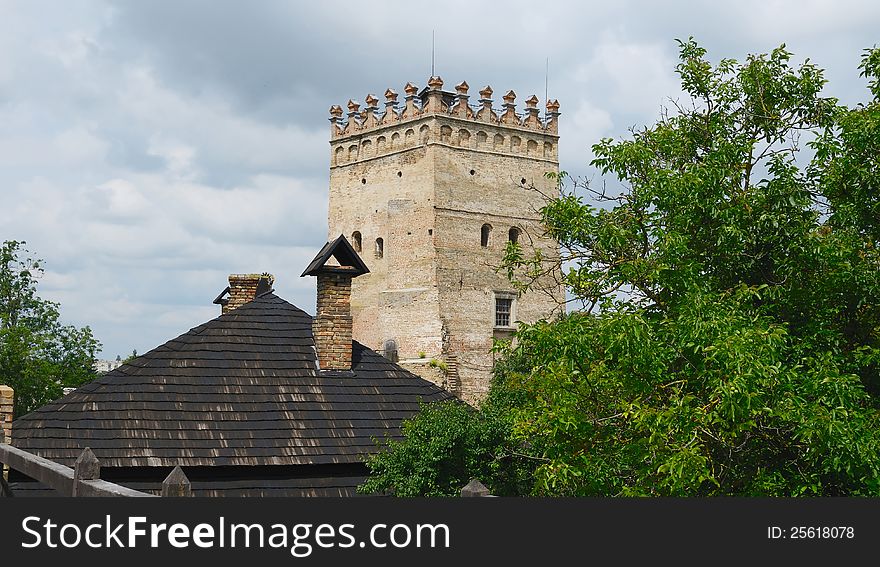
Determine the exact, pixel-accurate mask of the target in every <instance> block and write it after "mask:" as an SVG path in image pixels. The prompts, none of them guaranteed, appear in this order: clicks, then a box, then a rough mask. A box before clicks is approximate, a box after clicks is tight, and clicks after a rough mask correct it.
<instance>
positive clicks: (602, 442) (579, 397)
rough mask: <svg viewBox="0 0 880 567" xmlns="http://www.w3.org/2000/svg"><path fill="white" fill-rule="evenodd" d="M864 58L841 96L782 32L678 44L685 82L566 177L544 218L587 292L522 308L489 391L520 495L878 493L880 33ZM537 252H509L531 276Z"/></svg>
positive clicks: (569, 273) (520, 282)
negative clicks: (751, 45)
mask: <svg viewBox="0 0 880 567" xmlns="http://www.w3.org/2000/svg"><path fill="white" fill-rule="evenodd" d="M860 68H861V71H862V75H863V76H865V77H866V78H867V79H868V83H869V89H870V91H871V92H872V94H873V99H872V100H871V101H870V102H869V103H866V104H862V105H859V106H857V107H855V108H847V107H844V106H841V105H839V104H838V103H837V101H835V100H833V99H829V98H824V97H822V96H821V91H822V88H823V86H824V84H825V80H824V78H823V74H822V71H821V69H818V68H817V67H815V66H814V65H812V64H811V63H809V61H807V62H805V63H803V64H801V65H797V66H795V65H793V64H792V63H791V54H790V53H788V52H787V51H786V50H785V48H784V46H783V47H780V48H778V49H775V50H773V51H772V52H771V53H769V54H765V55H757V56H749V57H748V58H747V59H746V60H745V62H743V63H739V62H736V61H733V60H722V61H720V62H719V63H717V64H714V65H713V64H712V63H711V62H710V61H709V60H708V59H707V58H706V52H705V50H704V49H703V48H701V47H700V46H698V45H697V44H696V43H695V42H694V41H693V40H689V41H686V42H680V63H679V65H678V66H677V71H678V74H679V75H680V77H681V83H682V87H683V89H684V91H685V92H686V93H687V94H688V95H689V98H690V101H689V102H688V103H687V104H681V105H679V106H676V108H674V109H672V110H671V111H669V112H666V113H664V114H663V115H662V116H661V118H660V119H659V121H658V122H657V123H656V124H655V125H654V126H652V127H650V128H644V129H641V130H637V131H633V132H632V135H631V137H628V138H627V139H624V140H619V141H615V140H611V139H605V140H602V141H600V142H599V143H598V144H596V145H595V146H594V147H593V153H594V155H595V159H594V160H593V162H592V164H593V165H594V166H595V167H597V168H598V169H599V170H600V171H601V172H602V174H603V175H604V176H605V177H606V181H607V184H605V185H603V189H602V190H601V191H598V190H594V189H593V188H592V187H591V186H590V185H589V184H587V183H583V182H579V181H576V180H571V179H569V178H568V177H567V176H565V175H564V174H563V175H560V176H559V178H558V179H559V182H560V195H559V197H558V198H553V199H551V200H549V202H548V203H547V205H546V206H545V207H544V208H543V209H542V214H543V220H544V223H545V226H546V227H547V230H548V232H549V233H550V234H551V235H552V236H553V237H555V238H556V239H557V240H558V241H559V243H560V246H561V251H562V255H561V268H562V269H563V275H564V280H565V284H566V287H567V288H568V291H569V294H570V296H571V297H573V298H575V299H577V300H580V301H581V302H582V304H583V306H584V309H583V310H582V311H579V312H575V313H571V314H569V315H567V316H565V317H563V318H562V319H561V320H559V321H555V322H539V323H536V324H534V325H523V326H521V327H520V329H519V331H518V332H517V335H516V341H515V342H513V343H508V344H506V345H500V346H499V349H500V354H501V358H502V362H501V363H500V364H499V365H498V366H497V367H496V379H495V382H494V383H493V386H492V391H491V393H490V401H492V400H495V399H504V400H505V401H506V403H505V404H498V403H496V402H492V403H491V404H490V407H493V408H495V411H497V409H498V408H499V407H503V408H504V410H505V412H506V413H505V417H504V419H505V421H503V423H507V424H509V425H510V429H509V430H508V431H506V435H502V436H501V437H499V438H498V439H497V440H496V441H497V445H498V446H503V447H518V449H517V452H518V454H520V455H522V456H523V457H522V458H520V459H519V460H518V461H517V462H516V463H515V465H516V467H514V468H512V469H510V470H515V471H516V476H517V478H523V474H524V473H523V471H524V470H526V469H527V470H528V471H529V474H530V475H531V481H530V482H529V484H528V489H527V490H522V491H520V492H519V493H520V494H536V495H622V496H630V495H653V496H684V495H694V496H713V495H780V496H782V495H794V496H797V495H875V496H876V495H878V494H880V480H878V479H880V414H878V407H880V404H878V401H880V251H878V250H880V224H878V219H880V89H878V77H880V50H877V49H876V48H875V49H871V50H867V51H866V52H865V56H864V59H863V62H862V65H861V67H860ZM802 138H803V139H805V140H807V141H808V142H809V145H810V146H811V150H812V152H811V153H808V152H804V151H802V149H801V147H800V140H801V139H802ZM608 187H611V189H608ZM585 194H586V196H589V197H590V199H589V201H588V200H586V199H585ZM546 261H547V259H542V258H529V257H527V256H526V255H525V253H524V252H523V250H522V249H521V248H519V247H512V248H509V249H508V250H507V253H506V255H505V262H506V265H505V268H504V269H506V271H507V273H508V274H509V275H510V276H511V277H513V278H515V279H516V282H515V284H516V285H517V286H518V287H519V288H520V289H529V288H531V287H534V286H535V285H536V282H537V281H538V278H535V277H530V274H539V273H542V272H545V271H546V270H547V269H549V268H548V267H547V266H546V265H543V264H546ZM557 267H560V266H557ZM482 414H483V408H481V409H480V411H479V412H478V413H477V416H480V415H482ZM473 419H479V417H475V418H473ZM425 425H426V426H428V425H433V426H435V427H442V425H441V424H440V423H433V424H427V423H426V424H425ZM423 435H424V436H425V437H426V438H427V437H429V432H428V430H426V432H424V433H423ZM405 443H408V441H407V442H405ZM405 443H404V444H402V445H400V446H398V447H397V448H396V450H395V451H393V453H397V452H398V451H399V449H400V447H402V446H405ZM462 450H464V449H462ZM400 452H401V453H402V451H400ZM493 454H494V453H493ZM414 455H415V453H413V454H411V459H410V464H411V463H413V462H422V461H417V460H416V459H415V456H414ZM433 458H434V460H433V461H428V463H433V465H432V466H435V467H439V466H445V463H446V460H445V459H444V458H443V456H442V454H440V453H435V455H434V457H433ZM403 462H405V459H403V460H402V461H401V463H403ZM508 465H509V464H508V463H504V465H503V466H508ZM401 466H402V465H401ZM476 468H477V466H476V465H474V470H476ZM406 470H407V469H406V468H405V467H403V468H401V469H399V471H398V475H399V477H400V478H403V477H404V476H405V471H406ZM374 472H375V471H374ZM471 476H479V475H478V474H476V472H474V474H472V475H471ZM462 478H463V477H462ZM487 478H488V477H487ZM481 480H483V481H484V482H485V483H486V484H487V486H489V487H490V489H492V490H495V486H494V485H493V484H492V482H491V480H489V481H487V480H484V479H483V478H482V477H481ZM513 486H515V487H518V488H522V487H523V485H522V484H515V485H513Z"/></svg>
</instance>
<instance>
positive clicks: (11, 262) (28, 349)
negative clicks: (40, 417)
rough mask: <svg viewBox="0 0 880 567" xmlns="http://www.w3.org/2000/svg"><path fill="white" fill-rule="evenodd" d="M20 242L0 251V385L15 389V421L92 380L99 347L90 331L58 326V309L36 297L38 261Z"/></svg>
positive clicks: (11, 242) (9, 242)
mask: <svg viewBox="0 0 880 567" xmlns="http://www.w3.org/2000/svg"><path fill="white" fill-rule="evenodd" d="M24 246H25V242H20V241H15V240H7V241H5V242H3V245H2V247H0V383H4V384H6V385H8V386H11V387H12V388H13V389H14V390H15V410H14V412H15V416H16V417H18V416H21V415H24V414H26V413H28V412H30V411H31V410H34V409H36V408H38V407H40V406H42V405H44V404H46V403H48V402H50V401H52V400H55V399H58V398H60V397H61V395H62V393H63V389H64V388H66V387H77V386H80V385H82V384H84V383H86V382H88V381H90V380H92V379H94V377H95V371H94V363H95V353H96V352H97V350H98V349H99V348H100V343H99V342H98V341H97V340H96V339H95V338H94V337H93V336H92V331H91V329H89V327H83V328H79V329H78V328H76V327H74V326H71V325H62V324H61V322H60V312H59V305H58V304H57V303H55V302H52V301H48V300H45V299H42V298H41V297H40V296H39V295H38V294H37V283H38V280H39V278H40V276H41V275H42V274H43V262H42V261H41V260H38V259H36V258H34V257H32V256H31V255H30V253H29V252H28V251H27V250H26V249H25V248H24Z"/></svg>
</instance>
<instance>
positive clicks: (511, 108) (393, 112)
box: [330, 76, 560, 142]
mask: <svg viewBox="0 0 880 567" xmlns="http://www.w3.org/2000/svg"><path fill="white" fill-rule="evenodd" d="M469 88H470V87H469V85H468V84H467V82H465V81H462V82H461V83H459V84H458V85H456V86H455V92H454V93H453V92H448V91H444V90H443V79H441V78H440V77H437V76H434V77H431V78H430V79H428V86H427V87H425V88H424V89H423V90H422V91H421V92H419V89H418V87H417V86H416V85H415V84H413V83H407V84H406V86H405V87H404V92H405V93H406V96H405V100H404V103H403V106H402V107H401V108H398V102H397V97H398V95H397V92H395V91H394V90H392V89H388V90H386V91H385V105H384V106H385V108H384V110H383V111H382V112H381V113H379V107H378V105H377V103H378V102H379V99H378V98H376V96H375V95H373V94H368V95H367V96H366V98H365V102H366V107H365V108H364V110H362V111H361V110H359V108H360V104H359V103H357V102H355V101H353V100H349V101H348V109H349V113H348V120H343V117H342V115H343V110H342V107H341V106H339V105H333V106H331V107H330V140H331V142H336V141H341V140H343V139H345V138H348V137H350V136H360V135H363V134H367V133H370V132H374V131H377V130H380V129H384V128H387V127H389V126H400V125H403V124H405V123H407V122H411V121H416V120H419V119H423V118H426V117H432V116H434V117H437V116H447V117H453V118H458V119H460V120H465V121H468V122H473V123H475V125H478V124H479V123H485V124H491V125H493V126H496V127H504V128H512V129H514V130H525V131H529V132H536V133H540V134H544V135H549V136H553V137H558V136H559V114H560V112H559V101H557V100H548V101H547V103H546V112H545V113H544V117H543V118H541V117H540V116H539V114H540V111H539V110H538V97H537V96H535V95H532V96H531V97H529V98H528V99H526V101H525V102H526V108H525V113H524V114H523V115H520V114H518V113H517V112H516V103H515V100H516V93H515V92H513V91H512V90H511V91H508V92H507V94H505V95H504V97H503V99H504V105H503V106H504V109H503V110H501V111H495V110H494V109H493V108H492V102H493V101H492V98H491V97H492V92H493V91H492V87H490V86H486V87H485V88H484V89H482V90H481V91H480V96H481V98H480V101H479V102H480V106H479V107H471V106H470V105H469V104H468V98H469V97H468V90H469Z"/></svg>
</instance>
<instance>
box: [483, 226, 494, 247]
mask: <svg viewBox="0 0 880 567" xmlns="http://www.w3.org/2000/svg"><path fill="white" fill-rule="evenodd" d="M491 233H492V225H491V224H484V225H483V228H481V229H480V246H482V247H483V248H488V247H489V235H490V234H491Z"/></svg>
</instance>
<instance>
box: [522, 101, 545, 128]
mask: <svg viewBox="0 0 880 567" xmlns="http://www.w3.org/2000/svg"><path fill="white" fill-rule="evenodd" d="M539 112H540V110H538V97H536V96H535V95H532V96H530V97H529V98H527V99H526V117H525V119H523V126H525V127H526V128H531V129H533V130H540V129H541V127H542V126H543V124H541V119H540V118H538V113H539Z"/></svg>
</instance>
